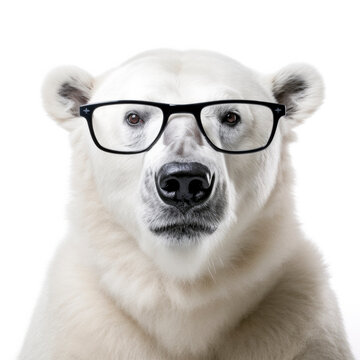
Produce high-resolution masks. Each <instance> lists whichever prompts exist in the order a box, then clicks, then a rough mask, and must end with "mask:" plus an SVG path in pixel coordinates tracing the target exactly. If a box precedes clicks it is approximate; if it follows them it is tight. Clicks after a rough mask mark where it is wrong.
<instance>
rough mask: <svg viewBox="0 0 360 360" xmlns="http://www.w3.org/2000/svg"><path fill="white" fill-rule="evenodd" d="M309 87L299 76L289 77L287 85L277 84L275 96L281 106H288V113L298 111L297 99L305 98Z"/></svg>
mask: <svg viewBox="0 0 360 360" xmlns="http://www.w3.org/2000/svg"><path fill="white" fill-rule="evenodd" d="M307 88H308V85H307V83H306V81H305V80H303V79H302V78H300V77H298V76H292V77H289V78H288V79H287V80H286V82H285V83H281V84H275V86H274V89H273V91H274V96H275V98H276V100H277V101H278V102H279V104H284V105H286V113H287V114H291V113H293V112H295V111H296V99H299V98H301V97H303V96H304V95H305V94H304V93H305V91H306V90H307Z"/></svg>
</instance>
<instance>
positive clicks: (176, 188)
mask: <svg viewBox="0 0 360 360" xmlns="http://www.w3.org/2000/svg"><path fill="white" fill-rule="evenodd" d="M213 184H214V177H213V176H211V172H210V170H209V168H207V167H206V166H204V165H202V164H199V163H197V162H191V163H178V162H172V163H168V164H165V165H163V166H162V167H161V168H160V170H159V172H158V174H157V176H156V188H157V191H158V193H159V195H160V197H161V199H162V200H163V201H164V202H165V203H166V204H169V205H173V206H175V207H177V208H178V209H179V210H180V211H182V212H186V211H187V210H189V209H190V208H192V207H193V206H196V205H200V204H201V203H203V202H205V200H206V199H208V197H209V196H210V194H211V191H212V188H213Z"/></svg>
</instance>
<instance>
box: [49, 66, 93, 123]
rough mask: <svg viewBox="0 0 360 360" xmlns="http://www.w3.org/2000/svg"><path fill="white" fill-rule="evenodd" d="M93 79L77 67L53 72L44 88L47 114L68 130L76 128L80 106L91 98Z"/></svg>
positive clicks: (68, 67) (57, 69) (63, 68)
mask: <svg viewBox="0 0 360 360" xmlns="http://www.w3.org/2000/svg"><path fill="white" fill-rule="evenodd" d="M93 81H94V80H93V78H92V76H91V75H89V74H88V73H87V72H86V71H84V70H82V69H80V68H78V67H75V66H63V67H59V68H56V69H54V70H53V71H51V72H50V73H49V74H48V75H47V77H46V78H45V81H44V84H43V87H42V96H43V102H44V107H45V110H46V111H47V113H48V114H49V115H50V116H51V117H52V118H54V119H55V120H56V121H57V122H58V123H59V124H60V125H62V126H63V127H64V128H66V129H68V130H72V129H73V128H75V127H76V124H77V121H76V120H75V119H74V118H77V117H79V106H80V105H83V104H86V103H87V102H88V101H89V99H90V96H91V92H92V88H93Z"/></svg>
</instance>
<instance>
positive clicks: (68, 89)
mask: <svg viewBox="0 0 360 360" xmlns="http://www.w3.org/2000/svg"><path fill="white" fill-rule="evenodd" d="M76 83H77V82H76V79H73V78H72V79H71V82H69V81H67V82H64V83H63V84H62V85H61V86H60V89H59V91H58V94H59V96H61V97H63V98H65V99H67V100H71V101H72V102H73V104H74V105H73V106H72V107H71V109H70V111H71V113H72V114H73V115H74V116H79V106H80V105H83V104H86V103H87V102H88V101H89V96H88V94H87V93H85V92H84V91H83V90H81V89H80V88H78V87H76ZM89 92H90V89H89Z"/></svg>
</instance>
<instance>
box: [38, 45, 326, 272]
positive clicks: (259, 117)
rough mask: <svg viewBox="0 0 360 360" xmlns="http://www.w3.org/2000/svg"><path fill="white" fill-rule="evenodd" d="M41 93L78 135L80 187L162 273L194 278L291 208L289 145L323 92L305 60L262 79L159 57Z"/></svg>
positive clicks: (70, 72)
mask: <svg viewBox="0 0 360 360" xmlns="http://www.w3.org/2000/svg"><path fill="white" fill-rule="evenodd" d="M43 97H44V103H45V108H46V110H47V112H48V113H49V114H50V115H51V116H52V117H53V118H55V120H56V121H57V122H58V123H59V124H61V125H62V126H63V127H64V128H66V129H67V130H69V131H70V133H71V137H72V146H73V152H74V157H75V158H77V159H78V162H77V164H79V163H82V164H83V165H82V167H81V168H82V169H81V172H82V174H84V173H86V174H87V176H83V175H82V174H80V170H79V169H77V168H74V172H75V174H77V176H78V177H79V179H82V180H81V181H80V180H79V182H80V183H81V187H83V188H86V187H89V184H88V182H93V183H94V184H95V187H94V189H95V190H94V191H96V193H97V194H96V195H97V199H98V201H99V202H101V205H102V207H103V209H104V211H106V212H107V213H108V214H110V216H111V218H112V221H113V222H114V223H116V224H117V225H118V226H120V227H121V228H123V229H124V230H125V231H126V232H127V233H128V235H129V237H131V238H132V239H133V241H134V242H136V243H137V246H138V248H139V251H142V252H143V253H144V254H146V255H147V256H148V257H149V258H150V259H151V260H152V261H153V262H154V263H155V264H156V265H157V266H158V267H159V268H160V269H161V270H162V271H164V272H166V273H168V274H171V275H173V276H175V277H179V278H194V277H197V276H199V275H200V274H202V273H204V272H206V271H208V269H209V264H211V266H213V267H214V268H216V267H219V266H224V264H226V262H227V261H228V259H230V258H231V254H233V253H234V252H236V249H237V248H239V247H241V246H242V244H243V242H244V241H245V240H242V239H245V238H246V236H245V234H246V230H247V229H248V228H249V227H250V226H256V224H257V223H261V221H260V220H261V219H263V218H264V217H275V216H276V214H277V211H280V210H279V209H282V210H284V206H285V205H284V204H285V203H286V202H287V201H289V198H288V194H289V192H290V191H289V188H288V186H287V185H288V180H287V178H288V177H289V175H288V173H289V167H290V164H289V163H288V160H287V156H286V153H287V151H286V149H287V144H288V143H289V142H290V140H291V139H292V138H293V137H292V129H293V128H294V127H295V126H296V125H297V124H299V123H300V122H301V121H302V120H304V119H305V118H306V117H307V116H309V115H310V114H311V113H312V112H313V111H315V110H316V109H317V107H318V106H319V104H320V103H321V101H322V97H323V86H322V81H321V78H320V76H319V74H318V73H317V72H316V70H314V69H313V68H312V67H310V66H308V65H304V64H294V65H290V66H287V67H285V68H283V69H282V70H280V71H279V72H278V73H276V74H274V75H271V76H269V75H267V76H264V75H261V74H258V73H256V72H254V71H252V70H250V69H249V68H246V67H244V66H242V65H241V64H239V63H238V62H236V61H234V60H232V59H229V58H227V57H224V56H221V55H218V54H215V53H210V52H201V51H190V52H177V51H167V50H166V51H165V50H161V51H152V52H147V53H144V54H141V55H139V56H137V57H135V58H133V59H131V60H129V61H128V62H126V63H124V64H123V65H122V66H120V67H119V68H116V69H114V70H111V71H108V72H107V73H105V74H104V75H102V76H100V77H98V78H93V77H92V76H91V75H89V74H88V73H87V72H85V71H83V70H81V69H79V68H76V67H62V68H58V69H55V70H54V71H53V72H51V73H50V74H49V75H48V77H47V79H46V81H45V84H44V87H43ZM237 100H239V103H236V101H237ZM227 101H228V102H227ZM249 101H250V103H249ZM251 101H252V102H253V103H251ZM241 102H243V103H241ZM257 102H263V103H262V104H260V103H257ZM94 104H95V105H94ZM96 104H98V105H96ZM194 104H196V105H194ZM266 104H267V105H266ZM80 107H81V113H80ZM285 108H286V114H285ZM275 123H276V124H275ZM274 124H275V125H274ZM276 125H277V127H276ZM270 138H271V142H270V143H269V141H270ZM79 159H80V160H79ZM77 167H78V168H79V165H77ZM290 177H291V176H290ZM82 201H85V202H86V199H82ZM89 201H90V199H89ZM99 217H101V216H100V214H99Z"/></svg>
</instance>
